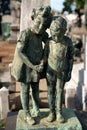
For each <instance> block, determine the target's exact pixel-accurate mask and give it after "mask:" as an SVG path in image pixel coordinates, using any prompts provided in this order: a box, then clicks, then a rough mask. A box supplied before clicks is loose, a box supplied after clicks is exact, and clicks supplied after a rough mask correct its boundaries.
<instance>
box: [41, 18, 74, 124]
mask: <svg viewBox="0 0 87 130" xmlns="http://www.w3.org/2000/svg"><path fill="white" fill-rule="evenodd" d="M66 29H67V22H66V20H65V19H64V18H63V17H60V16H59V17H55V18H54V19H53V20H52V23H51V26H50V33H51V38H49V40H48V42H47V44H46V46H45V50H44V56H45V60H46V59H47V73H46V77H47V86H48V103H49V108H50V114H49V116H48V117H47V121H48V122H53V121H55V120H56V121H58V122H60V123H63V122H64V121H65V120H64V117H63V116H62V99H63V95H62V94H63V90H64V85H65V82H67V81H69V80H70V78H71V71H72V65H73V46H72V41H71V39H70V38H69V37H67V36H65V35H64V34H65V32H66Z"/></svg>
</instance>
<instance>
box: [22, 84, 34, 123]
mask: <svg viewBox="0 0 87 130" xmlns="http://www.w3.org/2000/svg"><path fill="white" fill-rule="evenodd" d="M28 85H29V84H27V83H21V94H20V96H21V103H22V107H23V110H24V113H25V120H26V121H27V123H28V124H30V125H33V124H35V121H34V119H33V118H32V117H31V114H30V110H29V89H30V86H28Z"/></svg>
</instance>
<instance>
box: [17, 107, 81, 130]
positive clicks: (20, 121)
mask: <svg viewBox="0 0 87 130" xmlns="http://www.w3.org/2000/svg"><path fill="white" fill-rule="evenodd" d="M48 114H49V109H41V118H35V120H36V122H37V124H36V125H33V126H29V125H28V124H27V123H26V122H25V121H24V112H23V110H20V111H19V113H18V116H17V122H16V130H82V126H81V124H80V122H79V120H78V119H77V117H76V115H75V113H74V112H73V110H72V109H65V108H64V109H63V116H64V118H65V120H66V122H65V123H62V124H60V123H58V122H56V121H54V122H52V123H48V122H47V119H46V118H47V116H48Z"/></svg>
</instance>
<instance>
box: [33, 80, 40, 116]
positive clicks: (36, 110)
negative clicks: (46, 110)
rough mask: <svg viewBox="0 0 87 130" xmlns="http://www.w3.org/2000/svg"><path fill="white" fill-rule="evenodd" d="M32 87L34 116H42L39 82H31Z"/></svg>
mask: <svg viewBox="0 0 87 130" xmlns="http://www.w3.org/2000/svg"><path fill="white" fill-rule="evenodd" d="M31 87H32V103H33V109H32V115H33V116H40V111H39V82H31Z"/></svg>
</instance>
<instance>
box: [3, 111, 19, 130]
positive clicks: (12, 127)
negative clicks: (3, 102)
mask: <svg viewBox="0 0 87 130" xmlns="http://www.w3.org/2000/svg"><path fill="white" fill-rule="evenodd" d="M17 114H18V112H8V115H7V120H6V125H5V130H16V118H17Z"/></svg>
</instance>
